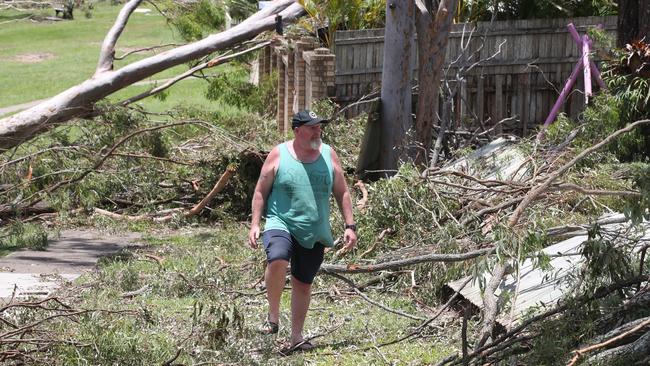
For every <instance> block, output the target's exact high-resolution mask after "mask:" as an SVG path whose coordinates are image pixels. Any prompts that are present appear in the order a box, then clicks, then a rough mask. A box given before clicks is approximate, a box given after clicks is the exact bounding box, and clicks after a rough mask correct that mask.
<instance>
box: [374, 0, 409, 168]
mask: <svg viewBox="0 0 650 366" xmlns="http://www.w3.org/2000/svg"><path fill="white" fill-rule="evenodd" d="M414 10H415V4H414V3H413V1H395V0H389V1H387V2H386V33H385V36H384V62H383V69H382V77H381V123H380V125H379V126H380V129H381V131H380V140H379V146H380V151H379V160H378V161H379V170H382V171H383V172H382V173H383V174H382V175H383V176H390V175H393V174H395V172H396V171H397V165H398V161H399V159H400V157H405V156H404V153H405V152H406V149H405V139H406V132H407V131H408V130H409V129H410V128H411V125H412V118H411V111H412V103H411V93H412V92H411V79H412V73H413V71H412V70H413V65H414V59H413V56H414V55H413V51H414V41H413V38H414V37H413V33H414V25H413V16H414V14H413V13H414Z"/></svg>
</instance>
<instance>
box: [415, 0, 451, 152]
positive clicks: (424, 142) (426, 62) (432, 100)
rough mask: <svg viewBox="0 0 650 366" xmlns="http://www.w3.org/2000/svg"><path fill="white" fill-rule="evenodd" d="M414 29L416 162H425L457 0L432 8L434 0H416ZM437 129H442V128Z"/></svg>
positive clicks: (437, 105) (437, 107)
mask: <svg viewBox="0 0 650 366" xmlns="http://www.w3.org/2000/svg"><path fill="white" fill-rule="evenodd" d="M416 5H417V8H418V9H417V12H416V18H415V19H416V23H415V24H416V29H417V34H418V55H419V57H418V109H417V114H416V119H415V136H416V139H417V142H418V143H419V145H420V147H421V149H418V150H417V151H416V163H418V164H420V165H427V164H428V162H429V152H430V150H431V141H432V136H433V126H434V124H435V122H437V121H439V118H438V109H439V97H438V96H439V91H440V82H441V80H442V69H443V66H444V62H445V56H446V54H447V41H448V40H449V31H450V29H451V24H452V21H453V17H454V14H455V13H456V8H457V7H458V0H442V1H440V4H439V5H438V9H437V11H436V13H435V16H434V12H433V1H431V0H428V1H422V0H417V1H416ZM439 133H442V128H441V131H440V132H439Z"/></svg>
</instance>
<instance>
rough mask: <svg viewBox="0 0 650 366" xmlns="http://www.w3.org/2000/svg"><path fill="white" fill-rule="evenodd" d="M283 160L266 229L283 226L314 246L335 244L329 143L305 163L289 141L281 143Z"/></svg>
mask: <svg viewBox="0 0 650 366" xmlns="http://www.w3.org/2000/svg"><path fill="white" fill-rule="evenodd" d="M279 151H280V162H279V164H278V170H277V172H276V173H275V179H274V180H273V187H272V188H271V193H270V194H269V197H268V199H267V202H266V213H265V217H266V224H265V225H264V230H265V231H266V230H272V229H279V230H283V231H286V232H288V233H290V234H291V235H293V237H294V238H296V240H297V241H298V243H299V244H300V245H301V246H303V247H305V248H307V249H311V248H313V247H314V244H315V243H321V244H322V245H325V246H332V245H333V243H334V240H333V239H332V231H331V229H330V222H329V217H330V215H329V214H330V205H329V200H330V195H331V193H332V185H333V182H334V168H333V167H332V155H331V152H330V147H329V145H326V144H322V145H321V154H320V156H319V157H318V159H316V160H315V161H314V162H311V163H303V162H301V161H299V160H297V159H296V158H294V157H293V155H291V153H290V152H289V149H288V148H287V144H286V143H283V144H281V145H280V146H279Z"/></svg>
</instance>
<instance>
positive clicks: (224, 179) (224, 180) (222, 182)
mask: <svg viewBox="0 0 650 366" xmlns="http://www.w3.org/2000/svg"><path fill="white" fill-rule="evenodd" d="M233 174H235V169H234V168H233V167H228V168H226V171H225V172H224V173H223V174H222V175H221V177H220V178H219V180H218V181H217V183H216V184H215V185H214V187H213V188H212V190H211V191H210V193H208V194H207V195H206V196H205V197H204V198H203V199H202V200H201V202H199V203H197V204H196V205H195V206H194V207H192V208H191V209H189V210H186V209H184V208H175V209H171V210H168V211H167V212H166V213H167V214H166V215H165V216H157V215H156V214H148V215H137V216H131V215H120V214H116V213H114V212H110V211H106V210H102V209H101V208H95V209H94V212H95V213H97V214H100V215H102V216H108V217H111V218H114V219H118V220H127V221H138V220H151V221H153V222H160V223H163V222H169V221H171V220H172V219H173V218H174V214H177V213H179V212H183V211H185V212H184V213H183V216H184V217H186V218H187V217H192V216H195V215H198V214H199V213H200V212H201V211H202V210H203V209H204V208H205V206H206V205H207V204H208V203H210V201H212V199H213V198H214V196H216V195H217V193H219V192H221V191H222V190H223V189H224V187H225V186H226V184H228V181H229V180H230V178H231V177H232V176H233ZM159 214H160V212H159V213H158V215H159Z"/></svg>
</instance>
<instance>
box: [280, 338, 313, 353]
mask: <svg viewBox="0 0 650 366" xmlns="http://www.w3.org/2000/svg"><path fill="white" fill-rule="evenodd" d="M314 348H316V346H314V345H313V344H312V343H311V342H310V341H309V340H304V341H302V342H298V343H296V344H294V345H293V346H289V345H287V346H285V347H284V348H282V349H281V350H280V354H281V355H283V356H289V355H290V354H292V353H293V352H302V351H311V350H313V349H314Z"/></svg>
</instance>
